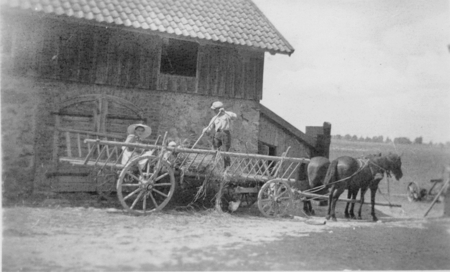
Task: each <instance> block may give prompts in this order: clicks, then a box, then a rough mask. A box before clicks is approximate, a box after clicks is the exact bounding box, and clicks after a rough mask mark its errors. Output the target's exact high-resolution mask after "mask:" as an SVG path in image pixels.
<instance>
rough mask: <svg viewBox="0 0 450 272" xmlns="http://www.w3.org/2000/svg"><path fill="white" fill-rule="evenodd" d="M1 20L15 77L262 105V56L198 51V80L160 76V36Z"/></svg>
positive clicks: (212, 48)
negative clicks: (199, 95)
mask: <svg viewBox="0 0 450 272" xmlns="http://www.w3.org/2000/svg"><path fill="white" fill-rule="evenodd" d="M3 17H4V18H3V22H5V23H6V27H5V28H4V29H5V31H4V33H5V35H4V36H6V37H10V36H12V39H11V41H8V46H10V47H11V48H12V49H11V52H10V53H9V56H10V58H12V59H13V61H12V63H13V65H12V66H13V69H12V70H13V71H14V73H16V74H21V75H32V76H38V77H44V78H53V79H57V80H64V81H66V80H67V81H77V82H82V83H87V84H106V85H113V86H121V87H130V88H143V89H149V90H167V91H173V92H181V93H196V94H203V95H210V96H219V97H227V98H242V99H251V100H257V101H259V100H260V99H262V82H263V68H264V52H252V51H245V50H242V49H237V48H234V47H223V46H216V45H201V46H199V54H198V62H197V76H196V77H185V76H174V75H165V74H161V73H160V71H159V68H160V58H161V46H162V38H161V37H159V36H156V35H155V36H152V35H146V34H142V33H135V32H127V31H125V30H123V29H114V28H107V27H101V26H92V25H84V24H77V23H74V22H67V21H64V20H57V19H49V18H47V19H39V18H36V17H26V16H16V17H17V18H13V17H11V16H3ZM9 34H11V35H9ZM8 46H7V47H8ZM8 48H9V47H8ZM8 63H9V62H8Z"/></svg>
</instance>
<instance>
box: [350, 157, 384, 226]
mask: <svg viewBox="0 0 450 272" xmlns="http://www.w3.org/2000/svg"><path fill="white" fill-rule="evenodd" d="M377 156H378V157H381V153H378V154H373V155H372V154H371V155H368V156H365V157H363V158H362V160H367V159H371V158H374V157H377ZM360 162H362V161H360ZM374 174H375V176H374V177H373V178H371V177H369V180H362V181H361V184H360V185H361V187H359V186H350V187H349V188H348V189H347V192H348V194H347V199H348V200H353V201H354V200H356V196H357V195H358V192H359V191H360V190H361V199H360V203H361V205H360V206H359V210H358V219H361V218H362V217H361V210H362V206H363V204H364V195H365V194H366V191H367V189H368V187H374V188H378V183H380V181H381V180H382V179H383V177H384V171H382V170H381V169H380V171H377V172H376V173H374ZM349 207H350V210H349ZM354 207H355V202H351V203H350V202H347V204H346V205H345V218H351V219H355V218H356V217H355V214H354V212H353V210H354Z"/></svg>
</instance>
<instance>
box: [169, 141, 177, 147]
mask: <svg viewBox="0 0 450 272" xmlns="http://www.w3.org/2000/svg"><path fill="white" fill-rule="evenodd" d="M168 146H169V147H176V146H177V143H176V142H174V141H171V142H170V143H169V144H168Z"/></svg>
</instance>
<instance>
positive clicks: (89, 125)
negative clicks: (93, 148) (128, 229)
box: [52, 94, 147, 192]
mask: <svg viewBox="0 0 450 272" xmlns="http://www.w3.org/2000/svg"><path fill="white" fill-rule="evenodd" d="M54 115H55V132H54V133H55V134H54V139H53V161H54V163H55V169H54V170H55V171H54V173H55V178H54V179H53V180H52V190H53V191H59V192H74V191H98V188H97V186H98V184H97V183H98V182H96V180H95V176H93V173H92V169H89V168H88V167H86V166H74V165H71V164H69V163H65V162H60V158H61V157H67V156H71V155H73V154H76V153H78V152H79V153H84V152H82V150H81V149H87V147H86V146H85V145H82V146H80V143H82V142H83V141H84V137H87V138H92V136H93V135H95V137H99V138H101V139H106V138H105V137H106V136H108V137H113V139H109V138H108V140H118V141H122V140H124V139H125V137H126V129H127V127H128V126H129V125H130V124H132V123H146V121H147V120H146V117H145V115H144V111H143V110H142V109H140V108H139V107H138V106H136V105H134V104H133V103H131V102H130V101H128V100H125V99H123V98H120V97H116V96H111V95H105V94H89V95H81V96H77V97H74V98H71V99H68V100H65V101H63V102H62V103H60V104H59V108H58V109H57V111H56V112H54ZM78 132H86V134H84V133H78ZM89 133H90V134H89ZM80 135H82V136H80ZM88 135H90V136H88ZM74 137H75V138H77V139H74ZM80 137H81V139H80ZM74 143H75V144H74ZM76 143H78V144H76ZM83 151H84V150H83ZM69 154H70V155H69Z"/></svg>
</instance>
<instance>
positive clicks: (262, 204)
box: [258, 179, 293, 217]
mask: <svg viewBox="0 0 450 272" xmlns="http://www.w3.org/2000/svg"><path fill="white" fill-rule="evenodd" d="M292 199H293V196H292V191H291V187H290V186H289V184H287V183H286V182H285V181H283V180H277V179H273V180H270V181H268V182H267V183H266V184H264V185H263V186H262V187H261V190H260V191H259V193H258V208H259V210H260V211H261V213H262V214H263V215H264V216H266V217H278V216H283V215H286V214H288V212H289V209H290V208H291V206H292V202H293V201H292Z"/></svg>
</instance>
